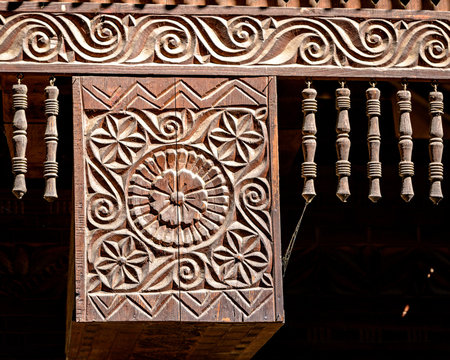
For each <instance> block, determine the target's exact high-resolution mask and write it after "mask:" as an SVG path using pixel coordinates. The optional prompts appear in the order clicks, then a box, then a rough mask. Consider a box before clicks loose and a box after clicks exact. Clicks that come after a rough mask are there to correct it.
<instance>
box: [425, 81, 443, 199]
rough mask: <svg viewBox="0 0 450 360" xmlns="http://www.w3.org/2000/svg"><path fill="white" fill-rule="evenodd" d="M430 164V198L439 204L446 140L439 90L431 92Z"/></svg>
mask: <svg viewBox="0 0 450 360" xmlns="http://www.w3.org/2000/svg"><path fill="white" fill-rule="evenodd" d="M429 101H430V115H431V124H430V143H429V150H430V164H429V165H428V166H429V167H428V171H429V178H430V182H431V185H430V200H431V201H432V202H433V203H434V204H438V203H439V202H440V201H441V200H442V198H443V195H442V188H441V181H442V180H443V179H444V165H443V164H442V152H443V150H444V142H443V141H442V137H443V136H444V131H443V129H442V114H443V113H444V95H443V94H442V92H440V91H437V86H435V89H434V91H431V92H430V95H429Z"/></svg>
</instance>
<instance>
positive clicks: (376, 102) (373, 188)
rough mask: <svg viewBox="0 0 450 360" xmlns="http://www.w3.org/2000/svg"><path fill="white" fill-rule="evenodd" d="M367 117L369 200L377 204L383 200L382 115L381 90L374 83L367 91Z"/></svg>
mask: <svg viewBox="0 0 450 360" xmlns="http://www.w3.org/2000/svg"><path fill="white" fill-rule="evenodd" d="M366 98H367V103H366V104H367V117H368V120H369V124H368V132H367V145H368V147H369V162H368V163H367V177H368V178H369V182H370V184H369V199H370V200H371V201H372V202H374V203H376V202H377V201H378V200H380V199H381V190H380V179H381V162H380V142H381V136H380V126H379V123H378V117H379V116H380V115H381V107H380V90H378V89H377V88H376V87H375V83H372V87H370V88H369V89H367V90H366Z"/></svg>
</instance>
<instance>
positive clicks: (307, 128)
mask: <svg viewBox="0 0 450 360" xmlns="http://www.w3.org/2000/svg"><path fill="white" fill-rule="evenodd" d="M309 85H310V82H308V87H307V88H306V89H304V90H303V91H302V96H303V100H302V111H303V115H304V118H303V126H302V149H303V160H304V161H303V163H302V177H303V179H304V184H303V191H302V196H303V198H304V199H305V200H306V202H308V203H309V202H311V200H312V199H314V197H315V196H316V190H315V188H314V179H315V178H316V177H317V164H316V163H315V162H314V156H315V154H316V146H317V143H316V133H317V127H316V115H315V113H316V111H317V100H316V95H317V91H316V90H314V89H312V88H310V87H309Z"/></svg>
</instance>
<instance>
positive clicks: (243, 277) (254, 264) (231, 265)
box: [213, 228, 269, 287]
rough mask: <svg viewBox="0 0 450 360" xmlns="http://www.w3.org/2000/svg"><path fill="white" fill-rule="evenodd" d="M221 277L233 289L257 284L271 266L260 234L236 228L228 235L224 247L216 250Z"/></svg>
mask: <svg viewBox="0 0 450 360" xmlns="http://www.w3.org/2000/svg"><path fill="white" fill-rule="evenodd" d="M213 257H214V260H215V261H216V263H217V265H218V266H219V271H218V272H219V276H220V277H221V279H222V280H223V281H224V282H225V283H226V284H228V285H230V286H232V287H248V286H251V285H254V284H255V283H257V282H258V281H259V280H260V279H261V277H262V275H263V273H264V270H265V269H266V268H267V266H268V264H269V259H268V257H267V255H266V254H264V252H263V245H262V242H261V238H260V236H259V235H258V234H256V233H253V232H251V231H249V230H246V229H240V228H235V229H231V230H229V231H228V232H227V233H226V236H225V239H224V245H222V246H219V247H217V248H216V249H215V250H214V255H213Z"/></svg>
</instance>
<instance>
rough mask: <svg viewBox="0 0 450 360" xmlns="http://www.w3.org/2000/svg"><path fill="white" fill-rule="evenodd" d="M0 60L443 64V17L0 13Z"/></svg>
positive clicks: (446, 58)
mask: <svg viewBox="0 0 450 360" xmlns="http://www.w3.org/2000/svg"><path fill="white" fill-rule="evenodd" d="M0 16H1V15H0ZM1 62H26V63H90V64H96V63H104V64H120V65H129V66H136V65H149V64H152V65H155V66H158V65H161V64H174V65H175V64H191V65H198V66H202V65H208V64H209V65H222V66H229V65H248V66H280V65H299V66H324V65H325V66H331V67H350V68H365V67H371V66H377V67H386V68H414V67H420V68H449V66H450V24H449V23H448V21H446V20H408V19H404V20H386V19H376V18H372V19H351V18H343V17H342V18H339V17H333V18H331V17H330V18H327V17H286V16H279V17H269V16H225V15H222V16H212V15H207V16H206V15H201V16H200V15H199V16H195V15H185V16H175V15H163V16H162V15H136V16H133V15H127V14H120V15H110V14H99V15H98V14H97V15H96V14H92V15H85V14H44V13H22V14H13V15H10V16H7V17H0V63H1Z"/></svg>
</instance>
